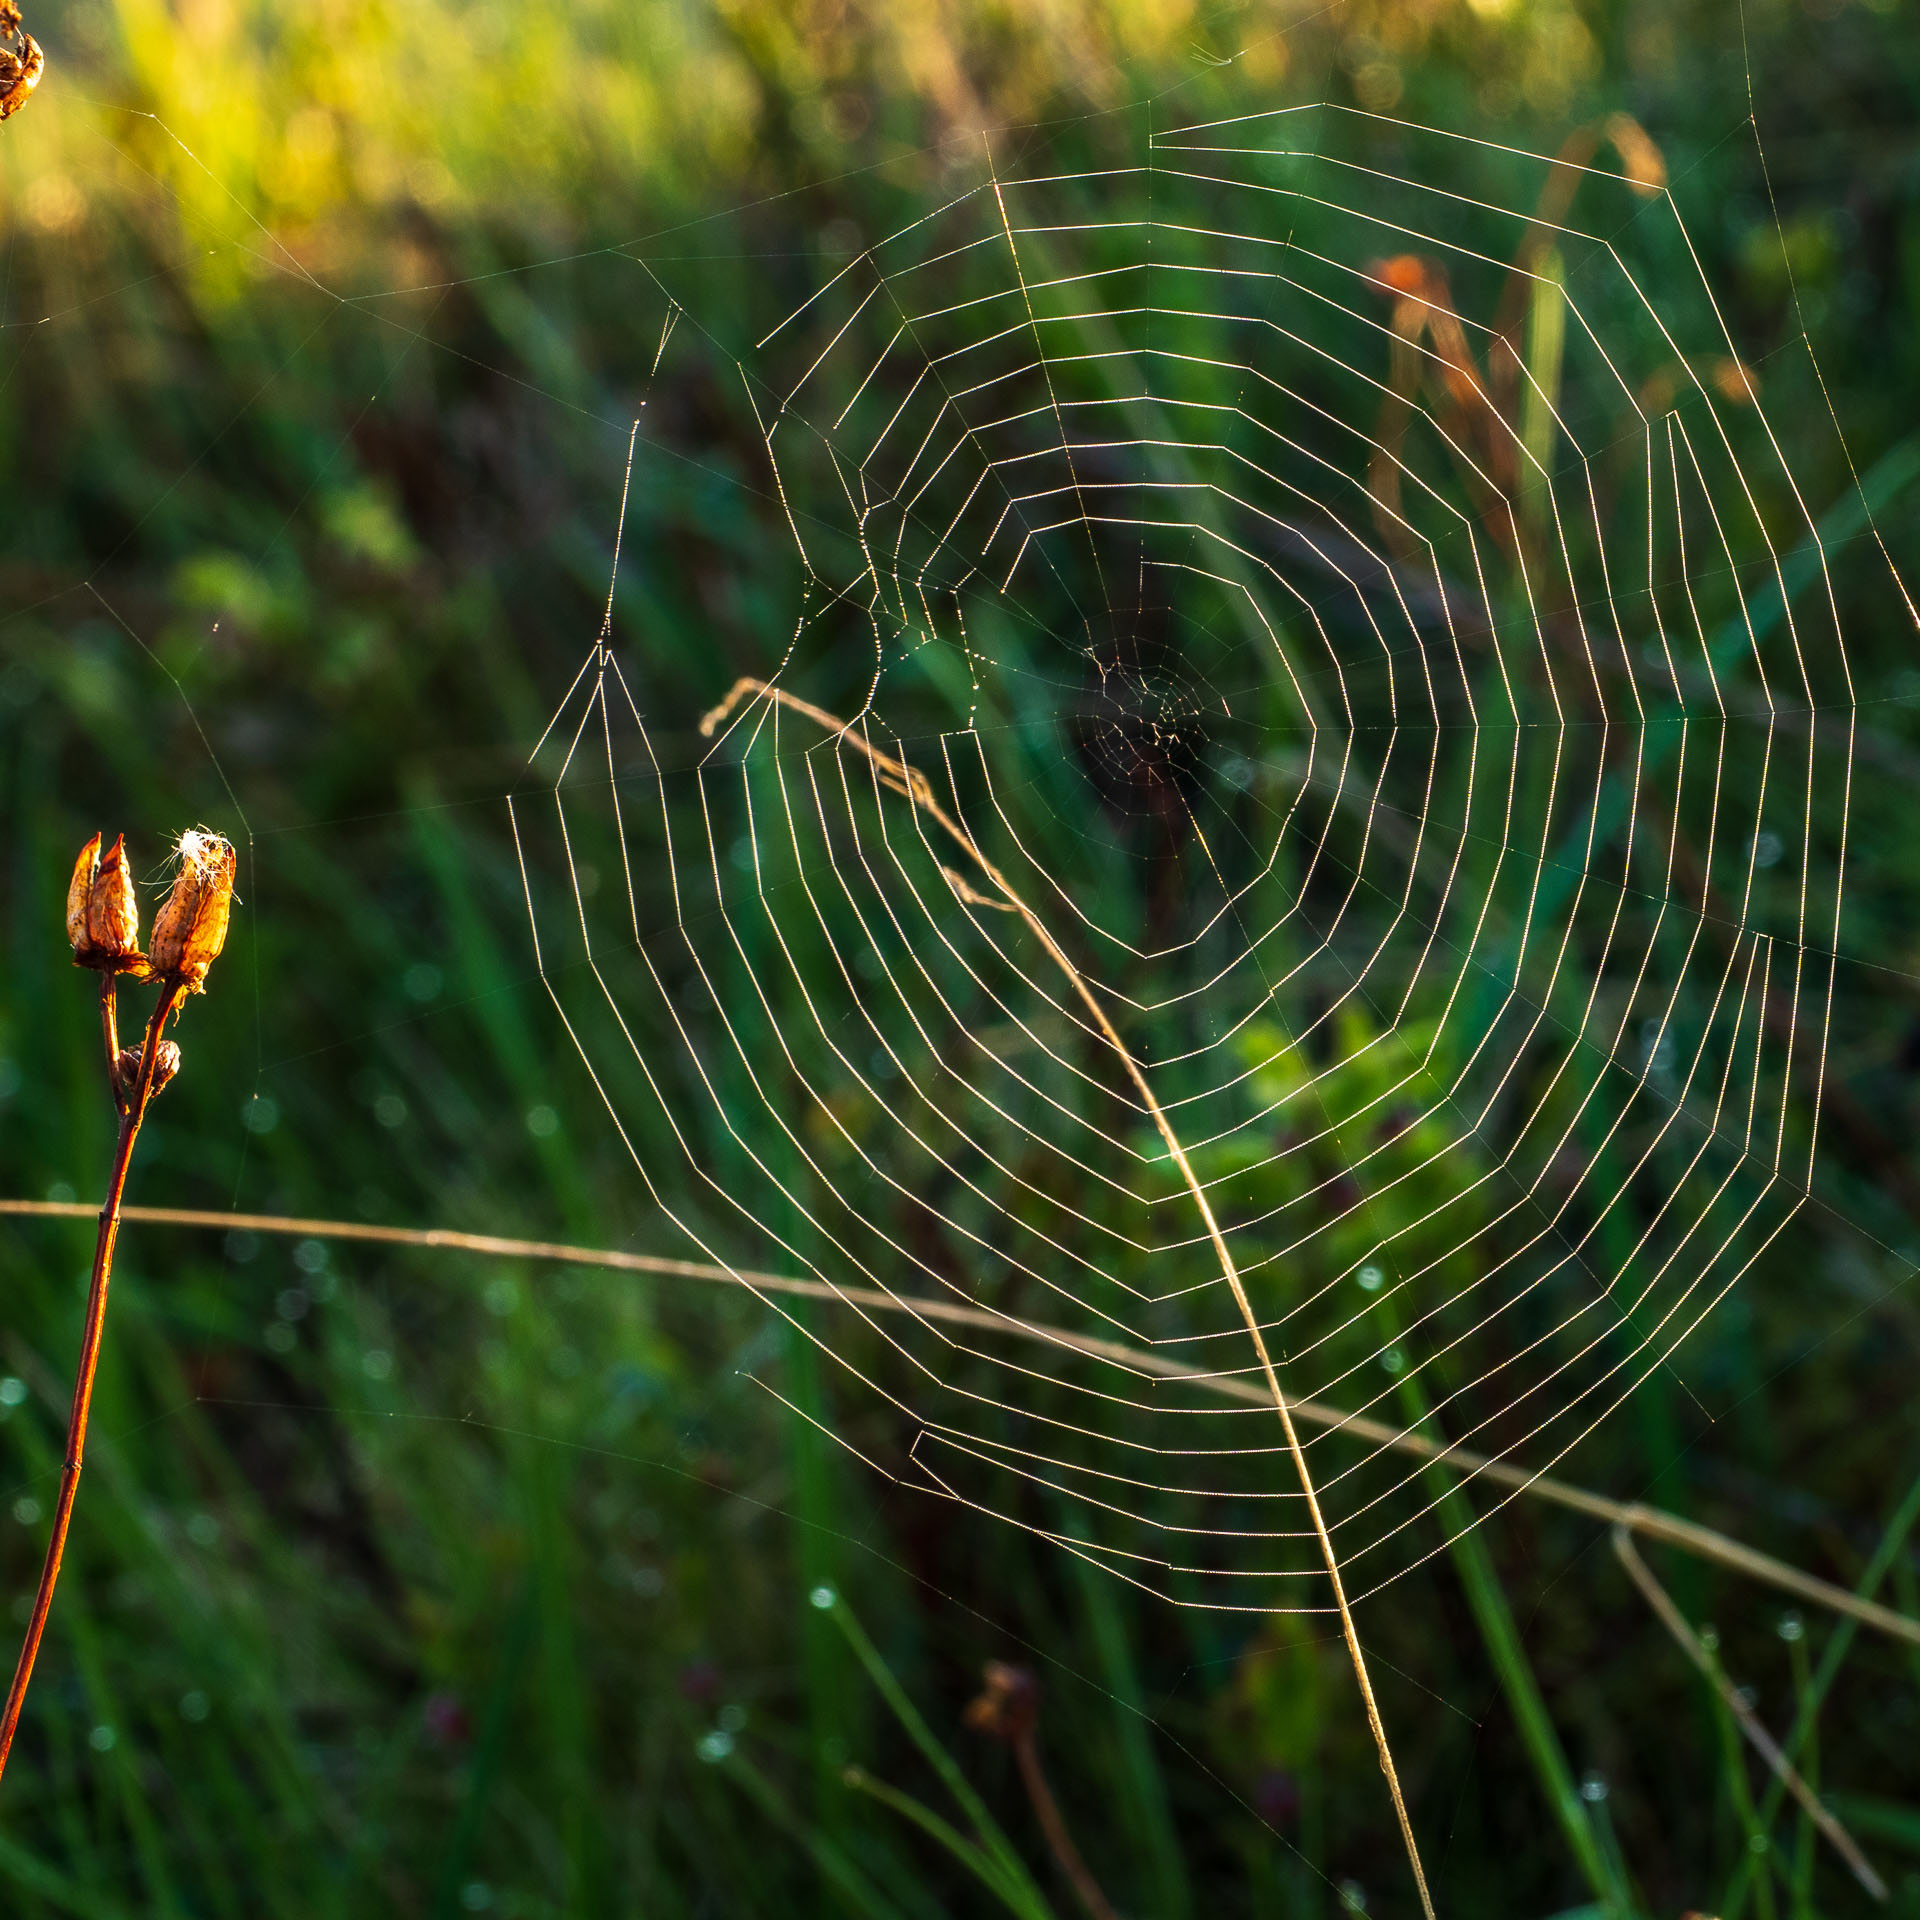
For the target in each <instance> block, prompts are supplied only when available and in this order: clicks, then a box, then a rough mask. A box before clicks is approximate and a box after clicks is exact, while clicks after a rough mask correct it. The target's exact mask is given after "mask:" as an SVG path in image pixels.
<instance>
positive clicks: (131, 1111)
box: [0, 973, 186, 1774]
mask: <svg viewBox="0 0 1920 1920" xmlns="http://www.w3.org/2000/svg"><path fill="white" fill-rule="evenodd" d="M185 991H186V989H185V988H184V987H180V986H173V985H168V986H165V987H163V988H162V989H161V993H160V1001H159V1004H158V1005H157V1006H156V1007H155V1008H154V1010H153V1018H152V1019H150V1020H149V1021H148V1022H147V1035H146V1040H145V1042H144V1043H143V1045H142V1046H141V1049H140V1071H139V1073H138V1075H137V1077H136V1078H135V1080H134V1083H133V1085H132V1086H131V1087H129V1088H125V1089H123V1088H122V1087H121V1085H120V1083H119V1080H118V1077H117V1075H116V1071H115V1068H116V1064H117V1061H118V1058H119V1036H118V1028H117V1022H116V1015H115V1007H114V977H113V975H112V974H111V973H106V974H102V975H101V979H100V1025H101V1036H102V1039H103V1040H104V1042H105V1045H106V1053H107V1080H108V1084H109V1086H110V1087H111V1088H112V1090H113V1104H114V1108H115V1111H116V1112H117V1113H118V1114H119V1116H120V1132H119V1137H118V1139H117V1140H116V1141H115V1143H114V1150H113V1168H112V1171H111V1173H110V1174H109V1175H108V1177H107V1197H106V1200H105V1202H104V1203H103V1204H102V1206H101V1208H100V1232H99V1237H98V1238H97V1239H96V1240H95V1242H94V1248H93V1273H92V1277H91V1280H90V1282H89V1284H88V1289H87V1319H86V1328H85V1331H84V1332H83V1333H82V1335H81V1340H80V1363H79V1366H78V1368H77V1369H76V1371H75V1374H74V1381H73V1410H72V1411H71V1412H70V1413H69V1414H68V1416H67V1454H66V1462H65V1464H64V1465H63V1466H62V1468H61V1470H60V1497H59V1499H58V1500H57V1501H56V1502H55V1503H54V1509H53V1532H52V1534H51V1536H50V1537H49V1539H48V1541H47V1554H46V1559H45V1560H44V1561H43V1562H42V1564H41V1568H40V1585H39V1588H38V1590H37V1591H36V1592H35V1594H34V1596H33V1612H32V1614H31V1616H30V1617H29V1618H28V1621H27V1637H26V1642H25V1644H24V1645H23V1646H22V1647H21V1649H20V1660H19V1664H18V1665H17V1666H16V1667H15V1668H14V1670H13V1684H12V1686H11V1687H9V1688H8V1689H7V1705H6V1712H5V1715H4V1717H3V1718H0V1774H4V1773H5V1772H6V1767H7V1757H8V1755H9V1754H10V1753H12V1751H13V1736H14V1732H15V1729H16V1728H17V1727H18V1726H19V1724H20V1709H21V1708H22V1706H24V1705H25V1703H26V1698H27V1683H28V1682H29V1681H30V1680H31V1679H32V1678H33V1663H34V1660H35V1659H36V1657H37V1656H38V1655H39V1652H40V1637H41V1635H42V1634H43V1633H44V1632H45V1631H46V1626H47V1615H48V1613H49V1612H50V1611H51V1610H52V1607H53V1589H54V1586H55V1584H56V1582H57V1581H58V1580H59V1578H60V1561H61V1557H62V1555H63V1554H64V1553H65V1552H66V1546H67V1527H68V1524H69V1523H70V1522H71V1521H72V1519H73V1501H74V1495H75V1494H76V1493H77V1492H78V1491H79V1488H80V1469H81V1467H82V1466H83V1465H84V1464H85V1459H86V1447H87V1417H88V1415H89V1414H90V1413H91V1412H92V1410H93V1376H94V1370H95V1369H96V1368H97V1367H98V1365H99V1364H100V1336H101V1333H102V1331H103V1330H104V1328H105V1326H106V1319H107V1286H108V1283H109V1282H110V1281H111V1279H112V1277H113V1249H114V1243H115V1241H116V1240H117V1239H118V1238H119V1234H120V1198H121V1195H122V1194H123V1193H125V1191H126V1186H127V1169H128V1167H129V1166H131V1165H132V1163H133V1149H134V1145H135V1143H136V1142H137V1141H138V1140H139V1138H140V1123H141V1121H142V1120H144V1119H145V1118H146V1113H147V1100H148V1098H149V1097H150V1095H151V1094H152V1092H153V1070H154V1062H155V1060H156V1059H157V1058H158V1055H159V1051H160V1036H161V1031H162V1029H163V1028H164V1027H165V1026H166V1024H167V1021H168V1019H169V1018H170V1017H171V1016H172V1014H173V1012H174V1010H175V1008H177V1007H178V1006H179V1004H180V1000H181V996H182V995H183V994H184V993H185Z"/></svg>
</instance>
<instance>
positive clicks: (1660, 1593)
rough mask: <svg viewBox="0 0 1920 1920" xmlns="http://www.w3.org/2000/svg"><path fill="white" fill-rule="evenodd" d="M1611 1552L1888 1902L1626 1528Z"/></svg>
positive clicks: (1793, 1789) (1765, 1754) (1816, 1818)
mask: <svg viewBox="0 0 1920 1920" xmlns="http://www.w3.org/2000/svg"><path fill="white" fill-rule="evenodd" d="M1613 1551H1614V1553H1615V1554H1616V1555H1617V1556H1618V1558H1619V1561H1620V1564H1621V1565H1622V1566H1623V1567H1625V1568H1626V1570H1627V1577H1628V1578H1629V1579H1630V1580H1631V1581H1632V1582H1633V1584H1634V1585H1635V1586H1636V1587H1638V1588H1639V1589H1640V1593H1641V1596H1642V1598H1643V1599H1645V1601H1646V1603H1647V1605H1648V1606H1650V1607H1651V1608H1652V1609H1653V1611H1654V1613H1655V1614H1656V1616H1658V1618H1659V1621H1660V1624H1661V1625H1662V1626H1663V1627H1665V1628H1666V1630H1667V1631H1668V1633H1670V1634H1671V1635H1672V1636H1673V1638H1674V1641H1675V1643H1676V1644H1677V1645H1678V1646H1679V1648H1680V1650H1681V1651H1682V1652H1683V1653H1684V1654H1685V1655H1686V1656H1687V1658H1688V1659H1689V1660H1691V1661H1692V1662H1693V1664H1694V1665H1695V1666H1696V1667H1698V1668H1699V1669H1700V1671H1701V1672H1702V1673H1703V1674H1704V1675H1705V1676H1706V1679H1707V1684H1708V1685H1709V1686H1711V1687H1712V1688H1713V1690H1714V1691H1715V1692H1716V1693H1717V1694H1719V1696H1720V1698H1721V1699H1722V1700H1723V1701H1724V1702H1725V1703H1726V1707H1727V1711H1728V1712H1729V1713H1731V1714H1732V1715H1733V1717H1734V1719H1735V1721H1736V1722H1737V1723H1738V1725H1739V1728H1740V1731H1741V1732H1742V1733H1744V1734H1745V1735H1746V1737H1747V1739H1748V1741H1749V1743H1750V1744H1751V1745H1752V1747H1753V1750H1754V1751H1755V1752H1756V1753H1757V1754H1759V1756H1760V1758H1761V1759H1762V1760H1764V1761H1765V1762H1766V1763H1767V1765H1768V1766H1769V1767H1770V1768H1771V1769H1772V1770H1773V1773H1774V1776H1775V1777H1776V1778H1777V1779H1778V1780H1779V1782H1780V1784H1781V1785H1782V1786H1783V1787H1785V1788H1786V1790H1787V1791H1788V1792H1789V1793H1790V1794H1792V1795H1793V1797H1794V1798H1795V1799H1796V1800H1797V1801H1799V1803H1800V1804H1801V1806H1802V1807H1804V1808H1805V1809H1806V1811H1807V1813H1808V1815H1809V1817H1810V1818H1811V1819H1812V1821H1813V1824H1814V1825H1815V1826H1816V1827H1818V1828H1819V1829H1820V1831H1821V1833H1822V1834H1824V1835H1825V1836H1826V1839H1827V1842H1828V1844H1829V1845H1830V1846H1831V1847H1832V1848H1833V1850H1834V1851H1835V1852H1836V1853H1837V1854H1839V1856H1840V1857H1841V1859H1842V1860H1844V1861H1845V1862H1846V1863H1847V1868H1848V1871H1849V1872H1851V1873H1852V1875H1853V1877H1854V1878H1855V1879H1856V1880H1858V1881H1859V1882H1860V1884H1861V1885H1862V1886H1863V1887H1865V1888H1866V1890H1867V1891H1868V1892H1869V1893H1870V1894H1872V1896H1873V1897H1874V1898H1875V1899H1876V1900H1880V1901H1884V1900H1886V1899H1887V1897H1888V1896H1887V1883H1886V1882H1885V1881H1884V1880H1882V1879H1881V1878H1880V1876H1879V1875H1878V1874H1877V1873H1875V1872H1874V1870H1873V1868H1872V1866H1871V1865H1870V1864H1869V1863H1868V1861H1867V1857H1866V1855H1865V1854H1863V1853H1862V1852H1861V1851H1860V1849H1859V1847H1858V1846H1856V1845H1855V1844H1854V1838H1853V1835H1852V1834H1850V1833H1849V1832H1848V1831H1847V1830H1846V1828H1845V1827H1843V1826H1842V1825H1841V1824H1840V1822H1839V1821H1838V1820H1836V1819H1835V1818H1834V1816H1833V1815H1832V1813H1831V1812H1829V1811H1828V1809H1827V1807H1826V1805H1825V1803H1824V1802H1823V1801H1822V1800H1821V1798H1820V1796H1819V1795H1818V1794H1817V1793H1815V1792H1814V1790H1813V1789H1812V1788H1811V1787H1810V1786H1808V1785H1807V1783H1806V1781H1805V1779H1804V1778H1803V1777H1802V1776H1801V1774H1800V1772H1799V1769H1798V1768H1796V1767H1795V1766H1794V1764H1793V1762H1792V1761H1791V1760H1789V1759H1788V1758H1787V1756H1786V1755H1785V1754H1784V1753H1782V1752H1781V1750H1780V1745H1779V1742H1778V1741H1776V1740H1775V1739H1774V1737H1773V1735H1772V1734H1770V1733H1769V1732H1768V1731H1767V1730H1766V1728H1765V1727H1764V1726H1763V1725H1762V1724H1761V1721H1760V1717H1759V1715H1757V1714H1756V1713H1755V1712H1754V1710H1753V1709H1752V1708H1751V1707H1750V1706H1748V1704H1747V1702H1746V1697H1745V1696H1744V1695H1743V1694H1742V1693H1741V1691H1740V1689H1739V1688H1738V1687H1736V1686H1734V1685H1733V1684H1732V1682H1731V1681H1729V1680H1728V1678H1727V1676H1726V1675H1725V1673H1723V1672H1722V1671H1721V1668H1720V1663H1719V1662H1718V1661H1717V1660H1715V1659H1714V1657H1713V1655H1712V1654H1710V1653H1709V1652H1708V1651H1707V1649H1706V1646H1705V1644H1704V1643H1703V1642H1702V1640H1701V1638H1700V1636H1699V1635H1698V1634H1697V1633H1695V1632H1694V1630H1693V1628H1692V1626H1691V1625H1690V1624H1689V1622H1688V1620H1687V1617H1686V1615H1685V1614H1683V1613H1682V1612H1681V1611H1680V1609H1679V1608H1678V1607H1676V1606H1675V1605H1674V1604H1673V1597H1672V1596H1671V1595H1670V1594H1669V1593H1668V1592H1667V1590H1666V1588H1665V1587H1663V1586H1662V1585H1661V1584H1660V1582H1659V1581H1658V1580H1657V1579H1655V1578H1654V1575H1653V1569H1652V1568H1651V1567H1649V1566H1648V1565H1647V1563H1646V1562H1645V1561H1644V1560H1643V1559H1641V1557H1640V1553H1639V1549H1638V1548H1636V1547H1635V1546H1634V1544H1633V1536H1632V1534H1631V1533H1630V1532H1629V1531H1628V1529H1627V1528H1626V1527H1624V1526H1618V1525H1616V1526H1615V1528H1614V1529H1613Z"/></svg>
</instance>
